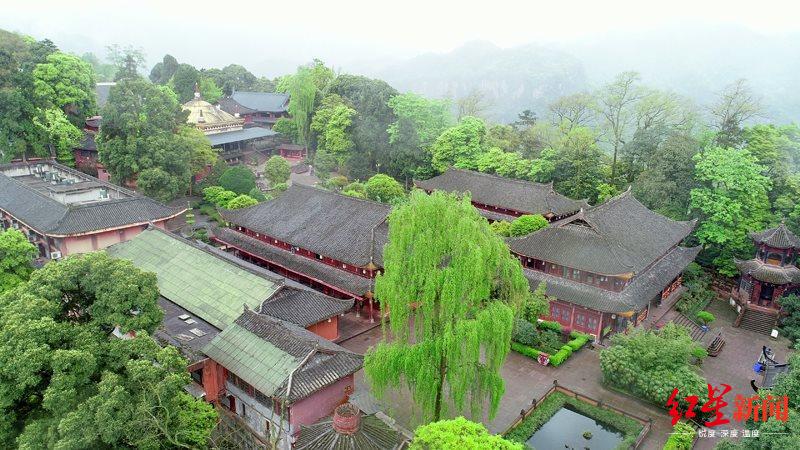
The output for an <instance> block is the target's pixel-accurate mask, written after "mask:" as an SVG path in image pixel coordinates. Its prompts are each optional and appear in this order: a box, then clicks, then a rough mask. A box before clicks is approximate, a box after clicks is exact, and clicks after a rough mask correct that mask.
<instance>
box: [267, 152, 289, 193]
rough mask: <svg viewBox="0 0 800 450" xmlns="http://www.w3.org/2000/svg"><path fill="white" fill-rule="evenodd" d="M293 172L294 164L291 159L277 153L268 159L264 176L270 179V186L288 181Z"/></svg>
mask: <svg viewBox="0 0 800 450" xmlns="http://www.w3.org/2000/svg"><path fill="white" fill-rule="evenodd" d="M291 174H292V166H291V165H289V161H286V160H285V159H284V158H281V157H280V156H278V155H275V156H273V157H271V158H270V159H268V160H267V162H266V164H264V177H266V179H267V181H269V184H270V186H275V185H276V184H279V183H286V182H287V181H289V176H290V175H291Z"/></svg>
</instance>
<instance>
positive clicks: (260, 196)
mask: <svg viewBox="0 0 800 450" xmlns="http://www.w3.org/2000/svg"><path fill="white" fill-rule="evenodd" d="M247 195H249V196H250V197H253V198H254V199H256V200H258V201H259V202H265V201H267V196H266V195H264V193H263V192H261V189H259V188H257V187H256V188H253V189H250V192H249V193H248V194H247Z"/></svg>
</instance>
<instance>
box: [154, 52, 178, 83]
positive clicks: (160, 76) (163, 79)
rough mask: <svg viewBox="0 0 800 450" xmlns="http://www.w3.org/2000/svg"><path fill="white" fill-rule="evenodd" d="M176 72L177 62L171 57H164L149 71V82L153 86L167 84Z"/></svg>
mask: <svg viewBox="0 0 800 450" xmlns="http://www.w3.org/2000/svg"><path fill="white" fill-rule="evenodd" d="M177 70H178V60H177V59H175V57H174V56H172V55H164V58H163V59H162V60H161V62H159V63H157V64H156V65H155V66H153V69H152V70H150V81H152V82H153V83H155V84H167V83H169V80H170V79H172V76H173V75H175V72H176V71H177Z"/></svg>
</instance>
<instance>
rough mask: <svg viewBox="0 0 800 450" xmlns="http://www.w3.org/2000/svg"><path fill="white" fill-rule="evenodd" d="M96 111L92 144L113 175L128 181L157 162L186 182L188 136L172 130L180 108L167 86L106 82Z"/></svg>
mask: <svg viewBox="0 0 800 450" xmlns="http://www.w3.org/2000/svg"><path fill="white" fill-rule="evenodd" d="M102 115H103V127H102V128H101V130H100V134H99V135H98V138H97V150H98V153H99V156H100V161H102V162H103V164H104V165H105V166H106V168H107V169H108V171H109V172H110V173H111V176H112V178H113V179H114V181H116V182H117V183H123V182H130V181H133V180H134V179H135V177H136V175H137V174H138V173H139V172H141V171H143V170H145V169H151V168H160V169H162V170H163V171H164V172H167V173H168V174H170V175H171V176H172V177H176V178H178V179H179V180H180V182H182V183H184V186H186V187H188V184H189V180H190V178H191V175H192V174H191V168H190V162H191V159H192V152H193V146H192V142H193V141H192V140H191V139H186V135H185V134H182V133H176V131H179V130H180V128H181V127H183V126H185V121H186V113H185V112H184V111H182V110H181V107H180V104H179V103H178V99H177V97H176V96H175V93H173V92H172V91H171V90H170V89H169V88H168V87H166V86H157V85H154V84H152V83H150V82H148V81H145V80H144V79H142V78H141V77H137V78H126V79H123V80H121V81H120V82H118V83H117V84H116V85H115V86H113V87H112V88H111V91H110V93H109V97H108V103H107V104H106V106H105V108H104V109H103V111H102Z"/></svg>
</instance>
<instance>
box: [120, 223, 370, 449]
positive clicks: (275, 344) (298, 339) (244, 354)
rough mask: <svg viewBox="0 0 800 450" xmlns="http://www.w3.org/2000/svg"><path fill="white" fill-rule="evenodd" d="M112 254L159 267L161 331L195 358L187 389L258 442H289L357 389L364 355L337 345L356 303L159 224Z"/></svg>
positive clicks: (156, 270)
mask: <svg viewBox="0 0 800 450" xmlns="http://www.w3.org/2000/svg"><path fill="white" fill-rule="evenodd" d="M106 251H107V252H108V253H109V254H110V255H111V256H114V257H116V258H121V259H127V260H130V261H131V262H132V263H133V264H134V265H135V266H136V267H138V268H140V269H142V270H145V271H149V272H154V273H155V274H156V277H157V281H158V289H159V294H160V298H159V306H160V307H161V309H162V310H163V311H164V320H163V322H162V325H161V327H160V328H159V329H158V330H157V331H156V333H155V335H154V337H155V338H156V340H158V341H159V342H161V343H162V344H169V345H173V346H175V347H177V348H178V349H179V350H180V351H181V353H182V354H183V355H184V356H185V357H186V358H187V359H188V360H189V367H188V369H189V372H190V374H191V378H192V380H193V383H192V384H191V385H190V386H188V387H187V390H188V391H189V392H190V393H192V394H193V395H195V396H197V397H201V398H204V399H205V400H207V401H209V402H211V403H214V404H216V405H218V406H221V407H224V408H225V409H226V411H227V412H226V411H222V412H223V413H224V414H226V418H228V419H232V420H235V421H237V422H239V423H241V424H243V425H246V426H245V427H243V428H244V429H247V430H249V431H250V432H251V433H252V434H253V435H254V436H255V440H256V441H258V442H268V441H270V440H271V437H274V436H275V435H276V433H278V431H279V430H280V433H278V434H280V435H281V436H282V438H283V439H287V442H290V441H291V440H292V439H293V436H294V435H296V434H297V433H298V432H299V430H300V426H302V425H311V424H313V423H314V422H316V421H318V420H319V419H321V418H323V417H325V416H328V415H330V414H331V413H332V412H333V410H334V408H335V407H336V406H337V405H339V404H341V403H343V402H345V401H347V399H348V397H349V395H350V394H351V393H352V392H353V389H354V385H353V374H354V373H355V372H356V371H358V370H359V369H360V368H361V365H362V361H363V358H362V357H361V356H360V355H356V354H354V353H352V352H349V351H347V350H345V349H344V348H342V347H339V346H338V345H336V344H334V343H333V342H331V340H332V339H335V338H336V337H337V336H338V325H337V317H338V315H339V314H341V313H343V312H345V311H347V310H349V309H350V308H351V307H352V306H353V300H342V299H335V298H332V297H328V296H326V295H323V294H321V293H319V292H316V291H314V290H311V289H309V288H307V287H305V286H302V285H299V284H297V283H294V282H292V281H291V280H286V279H284V278H282V277H279V276H277V275H275V274H272V273H270V272H268V271H266V270H264V269H263V268H260V267H257V266H254V265H252V264H249V263H247V262H245V261H242V260H239V259H238V258H236V257H234V256H232V255H229V254H227V253H225V252H223V251H221V250H218V249H216V248H214V247H212V246H208V245H205V244H202V243H198V242H194V241H190V240H187V239H184V238H181V237H179V236H176V235H174V234H172V233H169V232H165V231H162V230H159V229H155V228H152V229H148V230H145V231H144V232H142V233H141V234H140V235H139V236H137V237H136V238H134V239H132V240H130V241H128V242H125V243H121V244H117V245H114V246H111V247H109V248H108V249H107V250H106Z"/></svg>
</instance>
